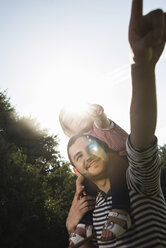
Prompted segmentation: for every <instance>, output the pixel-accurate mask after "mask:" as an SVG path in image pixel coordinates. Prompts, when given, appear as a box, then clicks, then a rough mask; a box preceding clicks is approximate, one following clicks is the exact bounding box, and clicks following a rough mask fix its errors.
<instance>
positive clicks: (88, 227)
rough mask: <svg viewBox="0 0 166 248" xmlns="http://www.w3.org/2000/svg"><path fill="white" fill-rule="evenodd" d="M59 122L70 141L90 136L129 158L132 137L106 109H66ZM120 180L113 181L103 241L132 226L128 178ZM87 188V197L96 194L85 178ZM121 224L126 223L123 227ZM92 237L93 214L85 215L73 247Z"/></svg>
mask: <svg viewBox="0 0 166 248" xmlns="http://www.w3.org/2000/svg"><path fill="white" fill-rule="evenodd" d="M59 121H60V124H61V127H62V129H63V132H64V134H66V135H67V136H68V137H69V138H70V137H72V136H74V135H76V134H79V133H82V134H86V135H90V136H93V137H96V138H97V139H99V140H101V141H103V142H105V143H106V144H107V145H108V147H109V148H111V149H113V150H115V151H117V152H119V154H120V156H126V155H127V153H126V146H125V143H126V139H127V136H128V134H127V133H126V132H125V131H124V130H123V129H122V128H120V127H119V126H118V125H117V124H116V123H114V122H113V121H111V120H109V119H108V118H107V116H106V115H105V113H104V109H103V107H102V106H100V105H97V104H89V105H88V108H87V109H86V111H85V112H84V113H83V112H80V113H76V112H75V113H74V112H73V113H72V111H67V110H66V109H62V110H61V112H60V114H59ZM92 150H93V148H92ZM91 153H93V151H91ZM122 170H123V169H122ZM125 170H126V168H124V171H125ZM75 172H76V171H75ZM76 173H78V172H76ZM114 174H116V173H114ZM124 175H125V173H124ZM120 177H121V178H120ZM122 177H123V178H122ZM118 179H120V180H117V177H116V180H114V178H113V177H112V178H111V193H112V211H111V212H110V214H109V216H108V220H107V222H106V223H105V225H104V228H103V232H102V235H101V238H102V239H104V240H109V239H113V238H115V237H118V236H119V235H121V234H123V233H124V232H125V231H126V230H127V229H128V228H129V227H130V226H131V220H130V216H129V198H128V190H127V187H126V182H125V176H120V175H119V176H118ZM117 181H118V182H119V181H120V182H121V185H120V187H119V185H118V186H117V185H116V182H117ZM91 186H92V187H91ZM85 188H86V193H87V194H91V195H93V194H95V189H94V187H93V185H90V183H89V182H88V180H87V179H85ZM92 188H93V190H92ZM119 191H120V192H119ZM122 191H123V192H124V193H123V196H124V198H123V199H122V198H121V197H119V196H118V195H122V194H120V193H122ZM116 220H117V221H116ZM120 221H121V222H122V224H120ZM124 226H125V228H124ZM108 233H109V235H108ZM90 237H92V211H89V212H87V214H85V215H84V217H83V219H82V220H81V223H80V224H78V225H77V227H76V230H75V232H74V233H73V234H72V235H70V243H69V247H72V248H73V247H78V246H79V245H81V244H82V243H84V242H85V241H86V240H87V239H89V238H90Z"/></svg>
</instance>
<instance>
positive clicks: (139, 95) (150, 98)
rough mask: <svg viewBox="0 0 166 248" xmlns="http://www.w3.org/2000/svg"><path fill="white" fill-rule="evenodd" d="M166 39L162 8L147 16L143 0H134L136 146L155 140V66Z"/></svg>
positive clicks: (133, 112)
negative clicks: (143, 11)
mask: <svg viewBox="0 0 166 248" xmlns="http://www.w3.org/2000/svg"><path fill="white" fill-rule="evenodd" d="M165 38H166V15H165V14H164V13H163V12H162V10H155V11H152V12H150V13H149V14H147V15H146V16H143V15H142V0H133V3H132V11H131V19H130V26H129V42H130V45H131V49H132V52H133V64H132V66H131V77H132V100H131V108H130V123H131V136H130V140H131V144H132V145H133V147H135V148H139V149H143V148H145V147H147V146H148V145H150V144H151V143H152V142H153V140H154V132H155V128H156V119H157V104H156V87H155V66H156V63H157V61H158V59H159V57H160V55H161V54H162V51H163V49H164V45H165Z"/></svg>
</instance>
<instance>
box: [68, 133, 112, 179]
mask: <svg viewBox="0 0 166 248" xmlns="http://www.w3.org/2000/svg"><path fill="white" fill-rule="evenodd" d="M69 154H70V158H71V160H72V162H73V164H74V165H75V167H76V169H77V170H78V171H79V172H80V173H81V174H82V175H83V176H85V177H87V178H89V179H92V180H93V179H95V178H96V177H97V178H98V177H100V176H101V175H103V173H104V172H105V171H106V168H107V163H108V159H109V154H108V153H106V152H105V151H104V150H103V148H101V146H100V145H98V143H97V142H95V141H94V140H93V139H90V138H88V136H87V137H80V138H78V139H77V140H76V141H75V143H74V144H73V145H72V146H71V147H70V148H69Z"/></svg>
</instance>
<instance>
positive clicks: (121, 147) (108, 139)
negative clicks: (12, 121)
mask: <svg viewBox="0 0 166 248" xmlns="http://www.w3.org/2000/svg"><path fill="white" fill-rule="evenodd" d="M109 120H110V119H109ZM89 135H92V136H94V137H96V138H98V139H100V140H102V141H104V142H105V143H106V144H107V145H108V146H109V148H111V149H112V150H114V151H116V152H118V153H119V155H120V156H126V155H127V152H126V139H127V137H128V134H127V132H126V131H125V130H123V129H122V128H121V127H119V126H118V125H117V124H116V123H115V122H113V121H112V120H110V126H109V127H108V128H107V129H101V128H98V127H97V126H96V124H94V125H93V130H92V131H91V132H90V133H89Z"/></svg>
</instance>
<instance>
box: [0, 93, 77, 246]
mask: <svg viewBox="0 0 166 248" xmlns="http://www.w3.org/2000/svg"><path fill="white" fill-rule="evenodd" d="M57 145H58V142H57V137H56V136H49V135H48V134H47V131H46V130H40V128H39V125H38V124H37V122H36V121H35V120H33V119H31V118H19V117H18V115H17V114H16V112H15V110H14V108H12V107H11V105H10V102H9V99H8V98H7V96H6V93H0V220H1V221H0V247H2V248H22V247H24V248H26V247H27V248H29V247H31V248H33V247H35V248H46V247H47V248H52V247H54V248H55V247H67V244H68V235H67V232H66V228H65V220H66V217H67V213H68V210H69V207H70V205H71V200H72V198H73V195H74V190H75V176H74V175H73V174H72V172H71V171H70V168H69V164H68V163H67V162H65V161H64V160H63V159H62V158H61V156H60V154H59V152H58V151H57Z"/></svg>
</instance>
